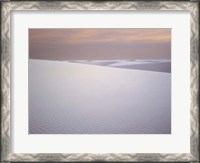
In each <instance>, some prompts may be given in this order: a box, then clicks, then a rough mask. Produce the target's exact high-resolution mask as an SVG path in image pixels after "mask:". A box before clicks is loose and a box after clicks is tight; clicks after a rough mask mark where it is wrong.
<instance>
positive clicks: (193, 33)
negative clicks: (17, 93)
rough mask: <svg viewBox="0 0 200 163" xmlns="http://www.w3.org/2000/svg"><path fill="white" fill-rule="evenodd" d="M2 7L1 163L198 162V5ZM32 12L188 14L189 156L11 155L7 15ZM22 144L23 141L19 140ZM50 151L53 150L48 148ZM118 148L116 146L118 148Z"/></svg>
mask: <svg viewBox="0 0 200 163" xmlns="http://www.w3.org/2000/svg"><path fill="white" fill-rule="evenodd" d="M1 5H2V22H1V27H2V35H1V36H2V60H1V65H2V66H1V68H2V69H1V80H2V107H1V113H2V114H1V126H2V128H1V148H2V150H1V161H2V162H29V161H30V162H37V161H39V162H43V161H55V162H63V161H133V162H144V161H153V162H198V161H199V148H198V147H199V141H198V139H199V124H198V123H199V116H198V115H199V103H198V101H199V99H198V94H199V85H198V82H199V81H198V80H199V79H198V75H199V22H198V17H199V15H198V14H199V9H198V7H199V2H197V1H188V2H186V1H176V2H165V1H155V2H142V1H141V2H139V1H124V2H123V1H121V2H120V1H119V2H114V1H108V2H94V1H90V2H84V1H83V2H79V1H69V2H67V1H66V2H64V1H63V2H61V1H57V2H43V1H33V2H28V1H27V2H26V1H24V2H23V1H21V2H20V1H3V2H1ZM33 10H46V11H54V12H55V10H60V11H61V10H62V11H67V10H151V11H153V10H159V11H162V10H177V11H180V10H181V11H189V15H190V40H189V41H190V94H191V98H190V99H188V101H190V115H189V116H190V140H189V141H190V152H189V153H142V152H141V153H106V152H105V153H93V152H91V153H74V152H72V153H70V152H69V153H57V152H56V151H55V152H54V153H37V152H35V153H14V152H12V150H11V149H12V128H11V126H12V123H13V122H11V118H12V116H13V114H12V109H11V108H12V107H13V104H12V103H11V100H12V98H13V94H12V93H11V92H12V90H11V89H12V80H11V78H12V75H13V74H12V73H10V72H11V67H12V58H11V53H13V49H12V45H11V37H12V35H11V34H10V32H11V30H12V23H11V13H12V12H13V11H33ZM21 141H23V140H21ZM51 148H53V147H51ZM119 148H120V147H119Z"/></svg>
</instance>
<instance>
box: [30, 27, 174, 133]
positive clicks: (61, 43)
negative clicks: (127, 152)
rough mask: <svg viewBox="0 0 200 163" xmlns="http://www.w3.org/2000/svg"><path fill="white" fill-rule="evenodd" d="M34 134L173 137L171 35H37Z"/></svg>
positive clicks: (103, 31) (116, 31)
mask: <svg viewBox="0 0 200 163" xmlns="http://www.w3.org/2000/svg"><path fill="white" fill-rule="evenodd" d="M28 92H29V93H28V95H29V97H28V102H29V103H28V106H29V134H171V29H170V28H152V29H151V28H65V29H64V28H63V29H59V28H58V29H57V28H55V29H54V28H31V29H29V61H28Z"/></svg>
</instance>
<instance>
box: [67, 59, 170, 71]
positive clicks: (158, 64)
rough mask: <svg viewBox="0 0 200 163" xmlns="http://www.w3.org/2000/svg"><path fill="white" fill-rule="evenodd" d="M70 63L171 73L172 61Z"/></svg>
mask: <svg viewBox="0 0 200 163" xmlns="http://www.w3.org/2000/svg"><path fill="white" fill-rule="evenodd" d="M68 62H70V63H82V64H90V65H98V66H108V67H117V68H124V69H137V70H146V71H158V72H167V73H171V60H132V61H131V60H70V61H68Z"/></svg>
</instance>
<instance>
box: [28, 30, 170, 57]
mask: <svg viewBox="0 0 200 163" xmlns="http://www.w3.org/2000/svg"><path fill="white" fill-rule="evenodd" d="M29 58H30V59H45V60H117V59H119V60H132V59H171V29H170V28H162V29H161V28H152V29H149V28H146V29H145V28H65V29H51V28H49V29H47V28H46V29H29Z"/></svg>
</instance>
